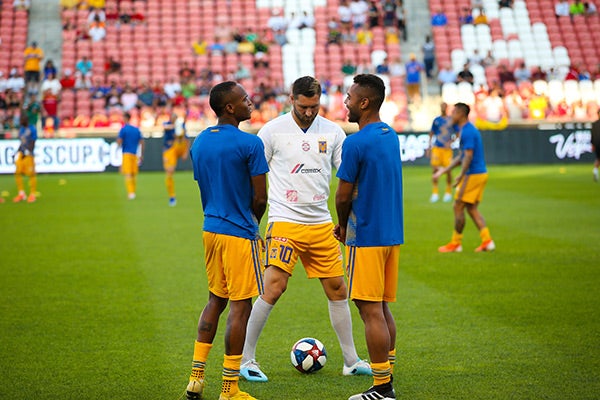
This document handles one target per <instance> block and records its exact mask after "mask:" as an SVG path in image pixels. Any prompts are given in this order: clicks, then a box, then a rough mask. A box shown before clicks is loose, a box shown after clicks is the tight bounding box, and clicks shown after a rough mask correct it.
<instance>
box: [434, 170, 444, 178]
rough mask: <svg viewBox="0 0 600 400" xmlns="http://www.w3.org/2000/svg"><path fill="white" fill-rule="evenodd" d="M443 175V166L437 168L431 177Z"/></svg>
mask: <svg viewBox="0 0 600 400" xmlns="http://www.w3.org/2000/svg"><path fill="white" fill-rule="evenodd" d="M442 175H444V168H438V169H437V170H436V171H435V172H434V173H433V175H432V178H433V179H440V176H442Z"/></svg>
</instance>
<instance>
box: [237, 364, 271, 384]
mask: <svg viewBox="0 0 600 400" xmlns="http://www.w3.org/2000/svg"><path fill="white" fill-rule="evenodd" d="M240 375H241V376H243V377H244V379H246V380H247V381H250V382H267V381H268V380H269V378H267V376H266V375H265V374H264V373H263V372H262V371H261V370H260V366H259V365H258V363H257V362H256V360H254V359H252V360H248V361H246V362H245V363H243V364H242V365H241V366H240Z"/></svg>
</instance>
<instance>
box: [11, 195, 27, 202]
mask: <svg viewBox="0 0 600 400" xmlns="http://www.w3.org/2000/svg"><path fill="white" fill-rule="evenodd" d="M25 200H27V196H25V193H19V194H18V195H17V196H16V197H14V198H13V203H20V202H21V201H25Z"/></svg>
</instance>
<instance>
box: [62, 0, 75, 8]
mask: <svg viewBox="0 0 600 400" xmlns="http://www.w3.org/2000/svg"><path fill="white" fill-rule="evenodd" d="M78 4H79V0H60V6H61V7H62V9H63V10H70V9H72V8H75V7H77V5H78Z"/></svg>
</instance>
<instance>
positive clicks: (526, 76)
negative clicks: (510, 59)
mask: <svg viewBox="0 0 600 400" xmlns="http://www.w3.org/2000/svg"><path fill="white" fill-rule="evenodd" d="M514 75H515V80H516V82H517V84H519V83H521V82H529V80H530V79H531V71H530V70H529V68H527V66H526V65H525V63H524V62H521V64H520V65H519V66H518V67H517V68H515V72H514Z"/></svg>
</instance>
